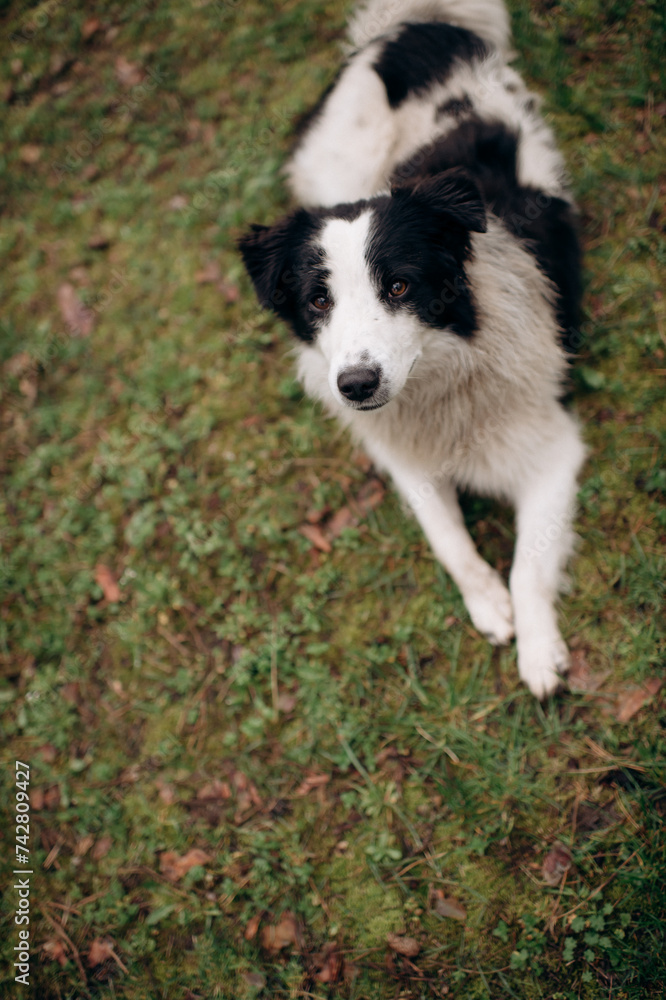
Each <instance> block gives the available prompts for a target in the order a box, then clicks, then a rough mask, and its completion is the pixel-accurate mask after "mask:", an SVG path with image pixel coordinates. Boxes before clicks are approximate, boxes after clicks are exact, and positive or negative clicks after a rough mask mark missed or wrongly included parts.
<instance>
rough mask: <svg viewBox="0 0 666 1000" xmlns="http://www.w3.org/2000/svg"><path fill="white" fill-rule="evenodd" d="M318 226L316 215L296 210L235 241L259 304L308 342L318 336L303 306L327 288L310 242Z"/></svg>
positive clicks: (324, 272)
mask: <svg viewBox="0 0 666 1000" xmlns="http://www.w3.org/2000/svg"><path fill="white" fill-rule="evenodd" d="M320 226H321V223H320V221H319V219H318V218H317V217H316V216H315V215H313V214H312V213H310V212H306V211H305V210H304V209H301V210H300V211H298V212H295V213H294V214H293V215H290V216H287V218H285V219H282V220H281V221H280V222H277V223H276V224H275V225H274V226H271V227H267V226H253V227H252V230H251V232H249V233H248V234H247V236H244V237H243V238H242V239H241V240H239V241H238V248H239V250H240V252H241V254H242V256H243V261H244V262H245V266H246V268H247V271H248V274H249V275H250V277H251V279H252V283H253V285H254V287H255V291H256V293H257V298H258V299H259V302H260V303H261V305H262V306H263V307H264V308H265V309H272V310H273V311H274V312H276V313H277V314H278V316H280V318H281V319H283V320H285V322H287V323H289V324H290V326H291V327H292V329H293V330H294V333H295V334H296V336H297V337H300V339H301V340H305V341H308V342H309V341H312V340H314V339H315V337H316V335H317V323H316V318H315V316H314V315H313V314H312V313H311V311H310V310H309V309H308V307H307V304H308V303H309V302H310V300H311V299H312V298H313V297H314V296H315V295H316V294H317V293H318V292H321V291H325V290H326V281H327V278H328V272H327V270H326V268H325V266H324V264H323V261H322V254H321V251H320V250H318V248H317V246H316V243H315V239H316V235H317V233H318V232H319V229H320Z"/></svg>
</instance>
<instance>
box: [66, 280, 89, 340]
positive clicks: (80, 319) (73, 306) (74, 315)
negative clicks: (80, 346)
mask: <svg viewBox="0 0 666 1000" xmlns="http://www.w3.org/2000/svg"><path fill="white" fill-rule="evenodd" d="M57 299H58V308H59V309H60V314H61V316H62V318H63V320H64V322H65V323H66V325H67V326H68V327H69V331H70V333H71V334H72V336H73V337H89V336H90V334H91V333H92V331H93V327H94V325H95V314H94V313H93V311H92V309H86V307H85V306H84V305H83V303H82V302H81V300H80V299H79V297H78V295H77V294H76V289H75V288H74V285H71V284H70V283H69V282H68V281H65V282H63V284H62V285H61V286H60V288H59V289H58V294H57Z"/></svg>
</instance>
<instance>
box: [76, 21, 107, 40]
mask: <svg viewBox="0 0 666 1000" xmlns="http://www.w3.org/2000/svg"><path fill="white" fill-rule="evenodd" d="M101 27H102V25H101V24H100V22H99V21H98V20H97V18H96V17H89V18H88V20H87V21H84V22H83V27H82V28H81V38H82V39H83V40H84V42H87V41H88V39H89V38H92V36H93V35H94V34H95V33H96V32H97V31H99V29H100V28H101Z"/></svg>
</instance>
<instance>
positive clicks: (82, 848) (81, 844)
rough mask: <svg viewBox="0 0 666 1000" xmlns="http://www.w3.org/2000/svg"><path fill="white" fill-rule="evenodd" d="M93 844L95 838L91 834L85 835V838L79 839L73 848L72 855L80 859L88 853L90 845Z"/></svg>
mask: <svg viewBox="0 0 666 1000" xmlns="http://www.w3.org/2000/svg"><path fill="white" fill-rule="evenodd" d="M94 843H95V838H94V837H93V835H92V834H91V833H87V834H86V835H85V837H81V838H80V839H79V840H78V841H77V843H76V847H75V848H74V854H75V855H76V857H77V858H82V857H84V855H86V854H87V853H88V851H89V850H90V848H91V847H92V845H93V844H94Z"/></svg>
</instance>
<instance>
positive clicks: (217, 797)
mask: <svg viewBox="0 0 666 1000" xmlns="http://www.w3.org/2000/svg"><path fill="white" fill-rule="evenodd" d="M197 798H198V799H205V800H206V801H209V802H219V801H225V800H227V799H230V798H231V788H230V787H229V784H228V782H226V781H220V780H219V778H213V780H212V781H209V782H208V783H207V784H205V785H202V787H201V788H200V789H199V791H198V792H197Z"/></svg>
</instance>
